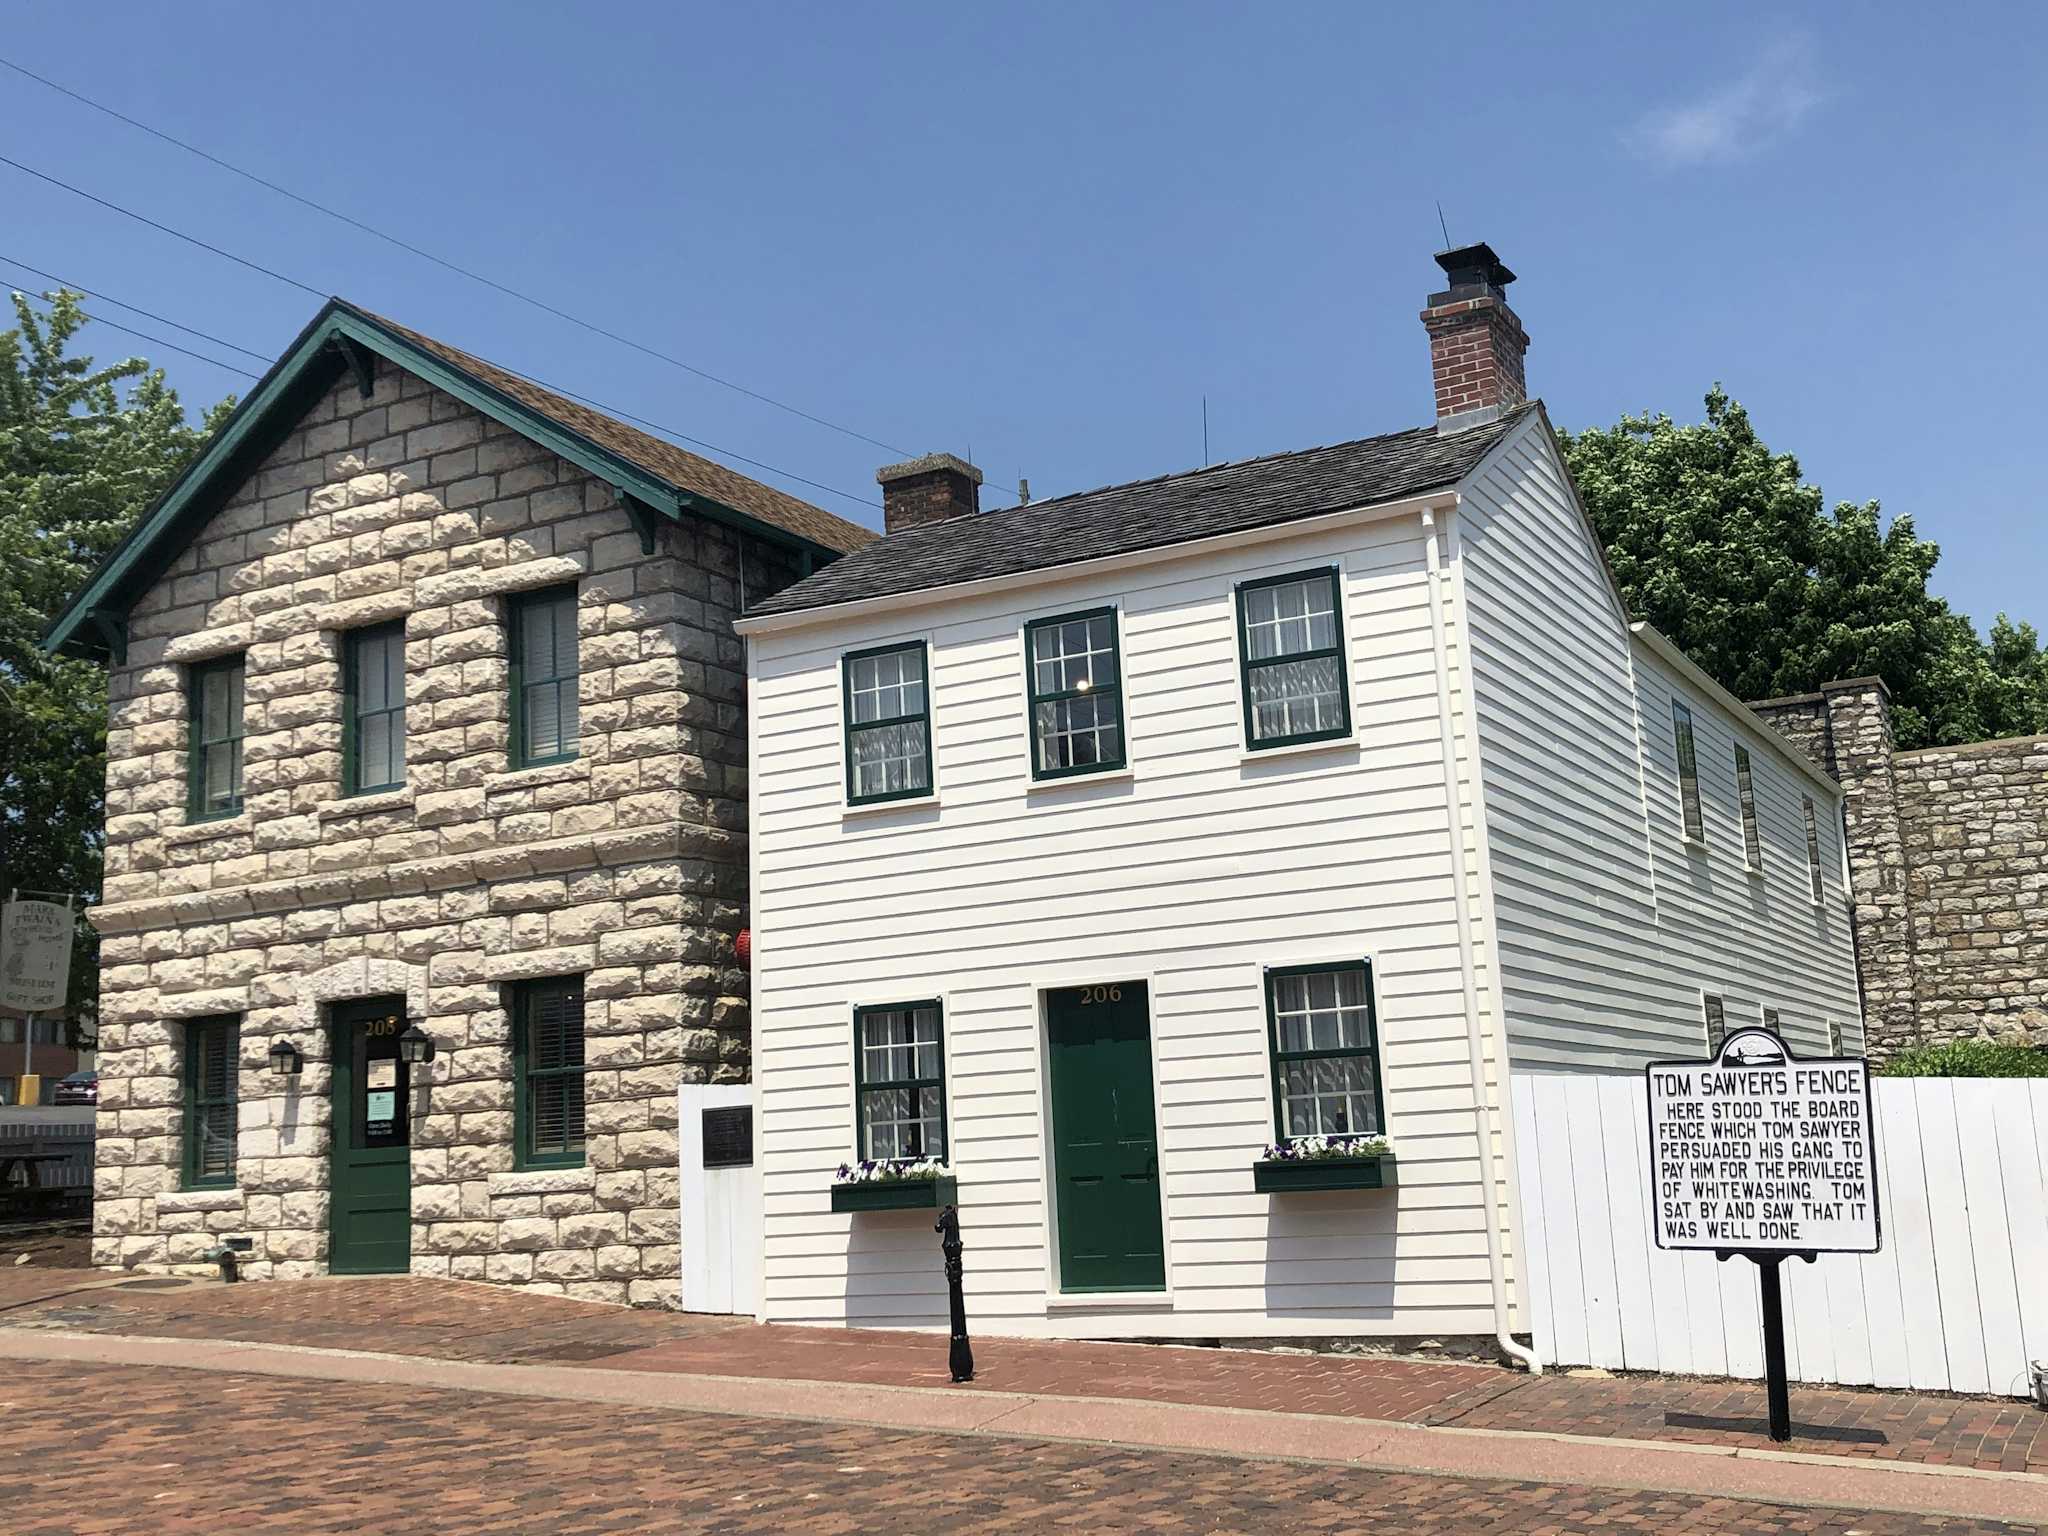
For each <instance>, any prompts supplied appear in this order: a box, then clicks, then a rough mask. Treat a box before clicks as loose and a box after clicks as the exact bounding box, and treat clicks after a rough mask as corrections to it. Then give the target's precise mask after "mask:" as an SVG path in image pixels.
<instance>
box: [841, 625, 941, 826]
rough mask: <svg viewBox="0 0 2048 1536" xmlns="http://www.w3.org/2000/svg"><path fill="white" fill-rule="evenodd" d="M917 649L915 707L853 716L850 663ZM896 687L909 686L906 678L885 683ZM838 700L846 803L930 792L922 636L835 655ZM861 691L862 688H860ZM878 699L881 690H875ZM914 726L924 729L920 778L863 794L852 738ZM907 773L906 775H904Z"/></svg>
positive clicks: (928, 676)
mask: <svg viewBox="0 0 2048 1536" xmlns="http://www.w3.org/2000/svg"><path fill="white" fill-rule="evenodd" d="M913 651H914V652H916V653H917V667H918V678H917V693H918V707H917V708H916V709H915V710H913V711H905V712H903V713H901V714H895V715H888V716H877V717H876V718H874V719H872V720H862V721H859V722H858V723H856V722H855V720H854V693H855V689H854V686H853V681H854V667H855V665H856V664H857V663H859V662H863V661H873V660H877V659H879V658H881V657H884V656H907V655H909V654H910V653H911V652H913ZM886 686H888V687H894V688H896V689H898V690H899V691H901V690H903V689H907V688H908V687H909V686H910V683H909V680H908V679H907V678H904V677H903V676H902V675H901V672H900V670H899V673H898V679H897V681H896V682H895V683H893V684H889V685H886ZM839 688H840V702H841V706H842V708H843V710H844V714H843V716H842V728H843V730H844V733H845V737H846V741H845V747H846V803H847V804H848V805H879V804H881V803H883V802H884V801H888V800H917V799H923V798H924V797H925V796H927V795H929V794H931V793H932V786H933V783H934V781H935V776H934V767H935V761H934V759H935V756H936V749H935V747H934V744H933V741H932V668H931V652H930V649H929V647H927V646H926V645H925V643H924V641H922V640H899V641H897V642H895V643H893V644H890V645H871V646H869V647H867V648H866V649H865V650H859V651H848V652H847V653H846V654H845V655H844V656H841V657H840V658H839ZM863 691H865V690H863ZM876 697H877V698H878V699H879V698H880V697H881V693H880V692H879V691H878V692H877V694H876ZM913 725H914V726H916V727H918V729H920V730H921V731H923V732H924V782H923V783H921V784H916V785H906V786H905V787H904V788H902V789H891V790H883V791H880V792H878V793H875V794H868V795H864V794H862V793H861V792H860V789H859V779H858V776H857V774H856V772H855V768H854V755H853V744H854V741H855V739H856V738H858V737H860V736H864V735H870V734H874V733H877V732H881V731H893V730H902V729H904V728H906V727H909V726H913ZM906 777H907V775H906Z"/></svg>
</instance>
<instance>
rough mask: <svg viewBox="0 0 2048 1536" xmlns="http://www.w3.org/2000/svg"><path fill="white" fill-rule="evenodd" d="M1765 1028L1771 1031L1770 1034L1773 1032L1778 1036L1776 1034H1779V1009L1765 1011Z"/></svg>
mask: <svg viewBox="0 0 2048 1536" xmlns="http://www.w3.org/2000/svg"><path fill="white" fill-rule="evenodd" d="M1764 1028H1765V1029H1768V1030H1769V1031H1770V1032H1771V1033H1772V1034H1776V1033H1777V1032H1778V1010H1777V1009H1775V1008H1766V1009H1765V1010H1764Z"/></svg>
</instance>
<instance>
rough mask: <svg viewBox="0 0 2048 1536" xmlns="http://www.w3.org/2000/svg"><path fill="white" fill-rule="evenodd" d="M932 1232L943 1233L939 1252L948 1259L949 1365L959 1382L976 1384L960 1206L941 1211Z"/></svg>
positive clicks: (950, 1206) (940, 1234)
mask: <svg viewBox="0 0 2048 1536" xmlns="http://www.w3.org/2000/svg"><path fill="white" fill-rule="evenodd" d="M932 1230H933V1231H934V1232H936V1233H938V1234H939V1250H940V1251H941V1252H942V1253H944V1254H945V1256H946V1292H947V1299H948V1300H949V1301H951V1303H952V1306H953V1347H952V1350H951V1352H950V1353H948V1355H947V1356H946V1363H947V1364H948V1365H950V1366H951V1367H952V1368H953V1379H954V1380H955V1381H972V1380H974V1350H973V1349H972V1348H971V1347H970V1346H969V1345H968V1342H967V1298H966V1297H965V1296H964V1295H962V1294H961V1291H960V1278H961V1275H962V1274H963V1273H964V1272H965V1271H964V1270H963V1269H962V1267H961V1264H960V1252H961V1249H962V1248H963V1247H964V1246H965V1245H964V1244H963V1243H962V1242H961V1241H960V1210H959V1207H957V1206H952V1205H949V1206H947V1207H946V1208H945V1210H943V1211H941V1212H940V1213H939V1219H938V1221H937V1222H936V1223H935V1224H934V1225H933V1227H932Z"/></svg>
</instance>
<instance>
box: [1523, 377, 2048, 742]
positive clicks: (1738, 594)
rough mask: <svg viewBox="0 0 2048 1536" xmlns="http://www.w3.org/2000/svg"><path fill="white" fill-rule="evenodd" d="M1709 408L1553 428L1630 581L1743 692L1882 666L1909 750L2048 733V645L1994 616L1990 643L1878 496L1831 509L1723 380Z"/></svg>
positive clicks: (1672, 631)
mask: <svg viewBox="0 0 2048 1536" xmlns="http://www.w3.org/2000/svg"><path fill="white" fill-rule="evenodd" d="M1706 406H1707V417H1706V420H1705V421H1703V422H1698V423H1694V424H1691V425H1686V426H1680V425H1678V424H1677V423H1675V422H1674V421H1672V419H1671V418H1670V417H1669V416H1665V415H1656V416H1650V415H1643V416H1624V417H1623V418H1622V419H1621V420H1620V421H1619V422H1617V423H1616V424H1615V425H1614V426H1612V427H1601V428H1594V429H1591V430H1588V431H1585V432H1580V433H1577V434H1573V433H1569V432H1560V433H1559V434H1558V440H1559V444H1560V446H1561V447H1562V449H1563V451H1564V456H1565V461H1566V463H1567V464H1569V465H1570V467H1571V471H1572V477H1573V478H1574V479H1575V480H1576V481H1577V482H1578V486H1579V491H1580V494H1581V495H1582V496H1583V497H1584V498H1585V502H1586V510H1587V512H1588V513H1589V514H1590V515H1591V517H1592V519H1593V526H1594V527H1595V528H1596V529H1597V530H1598V532H1599V534H1600V537H1601V539H1602V541H1603V542H1604V543H1605V544H1606V546H1607V553H1608V559H1609V561H1610V563H1611V564H1612V565H1613V567H1614V574H1615V578H1616V580H1617V581H1618V582H1619V583H1620V584H1621V589H1622V594H1623V596H1624V597H1625V598H1626V599H1627V601H1628V603H1629V606H1630V608H1631V610H1632V611H1634V612H1635V613H1636V614H1637V615H1638V616H1639V617H1641V618H1644V619H1647V620H1648V621H1649V622H1650V623H1651V624H1653V625H1655V626H1656V627H1657V628H1658V629H1660V630H1662V631H1663V632H1664V633H1665V634H1666V635H1668V636H1670V637H1671V639H1672V640H1673V641H1674V642H1676V643H1677V644H1678V645H1679V646H1680V647H1681V648H1682V649H1683V650H1684V651H1685V652H1686V654H1687V655H1689V656H1691V657H1692V659H1693V660H1694V661H1696V662H1698V663H1699V665H1700V666H1701V667H1702V668H1704V669H1705V670H1706V671H1707V672H1708V673H1709V674H1710V675H1711V676H1712V677H1713V678H1714V679H1715V680H1716V681H1717V682H1719V683H1720V684H1721V685H1722V686H1723V687H1725V688H1727V689H1728V690H1729V691H1730V692H1732V693H1734V694H1736V695H1737V696H1738V697H1740V698H1746V699H1761V698H1768V697H1772V696H1775V695H1780V694H1788V693H1805V692H1809V691H1811V690H1813V689H1815V688H1818V687H1819V686H1820V685H1821V684H1822V683H1825V682H1831V681H1833V680H1835V679H1838V678H1848V677H1863V676H1870V675H1875V676H1878V677H1882V678H1883V679H1884V680H1885V684H1886V686H1888V687H1889V688H1890V689H1891V694H1892V702H1893V705H1894V708H1895V718H1896V726H1897V731H1898V736H1899V744H1900V745H1901V746H1903V747H1915V746H1930V745H1946V744H1953V743H1956V742H1963V741H1981V740H1985V739H1987V738H1990V737H1994V736H2020V735H2031V734H2034V733H2036V732H2042V731H2048V655H2044V654H2043V651H2042V649H2041V643H2040V637H2039V636H2038V635H2037V634H2036V633H2035V631H2034V629H2033V627H2032V626H2031V625H2027V624H2021V623H2015V622H2013V621H2011V620H2010V619H2008V618H2006V617H2005V615H2003V614H2001V615H1999V618H1998V621H1997V623H1996V624H1995V625H1993V627H1992V630H1991V636H1990V639H1989V641H1988V642H1986V641H1985V640H1983V639H1980V638H1979V636H1978V634H1977V632H1976V629H1975V627H1974V626H1973V625H1972V624H1971V623H1970V621H1969V619H1968V618H1966V617H1965V616H1964V615H1962V614H1959V613H1956V612H1955V611H1953V610H1952V609H1951V608H1950V607H1949V606H1948V603H1947V602H1946V601H1945V600H1944V599H1942V598H1939V597H1936V596H1934V595H1933V594H1932V593H1931V592H1929V591H1928V588H1927V582H1928V578H1929V576H1930V575H1932V573H1933V571H1934V565H1935V562H1936V561H1937V560H1938V559H1939V558H1940V553H1941V552H1940V550H1939V548H1938V547H1937V546H1936V545H1934V544H1933V543H1932V542H1930V541H1929V540H1926V539H1923V538H1921V537H1919V535H1918V534H1917V533H1916V532H1915V531H1914V527H1913V519H1912V517H1911V516H1910V515H1906V514H1901V515H1900V516H1897V517H1894V518H1893V519H1892V520H1891V522H1890V524H1889V526H1887V525H1886V524H1885V522H1884V520H1883V519H1882V518H1881V517H1880V516H1879V509H1878V504H1877V503H1876V502H1874V501H1872V502H1866V503H1863V504H1861V505H1858V504H1856V503H1854V502H1838V503H1836V504H1835V505H1834V507H1832V508H1829V507H1828V506H1827V504H1826V502H1825V500H1824V499H1823V497H1822V494H1821V490H1820V487H1819V486H1816V485H1809V484H1807V483H1805V482H1804V481H1802V480H1801V479H1800V475H1799V461H1798V460H1797V459H1796V458H1794V457H1793V456H1792V455H1791V454H1788V453H1773V452H1771V450H1770V449H1769V448H1768V447H1767V446H1766V445H1765V444H1764V442H1763V440H1762V439H1761V438H1760V437H1758V436H1757V433H1756V429H1755V428H1754V427H1753V426H1752V425H1751V424H1750V420H1749V414H1748V413H1747V412H1746V411H1744V410H1743V408H1742V407H1741V406H1740V405H1739V404H1737V403H1736V402H1735V401H1733V400H1731V399H1729V398H1728V396H1727V395H1726V394H1725V393H1724V392H1723V391H1722V390H1721V388H1720V387H1719V386H1718V385H1716V386H1715V388H1714V389H1713V390H1711V391H1710V392H1709V393H1708V395H1707V397H1706Z"/></svg>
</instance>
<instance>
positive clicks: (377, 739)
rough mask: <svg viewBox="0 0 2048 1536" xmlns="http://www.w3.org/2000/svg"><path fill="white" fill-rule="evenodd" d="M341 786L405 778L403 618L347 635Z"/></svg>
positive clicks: (386, 785) (353, 790)
mask: <svg viewBox="0 0 2048 1536" xmlns="http://www.w3.org/2000/svg"><path fill="white" fill-rule="evenodd" d="M341 731H342V765H343V766H342V791H343V793H345V794H351V795H362V794H372V793H375V792H376V791H379V790H387V789H398V788H401V787H402V786H403V785H404V784H405V624H404V622H403V621H400V622H399V623H396V624H380V625H378V626H377V627H376V628H375V629H359V630H356V631H354V632H352V633H351V634H350V635H349V636H348V654H347V659H346V662H345V664H344V666H343V704H342V712H341Z"/></svg>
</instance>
